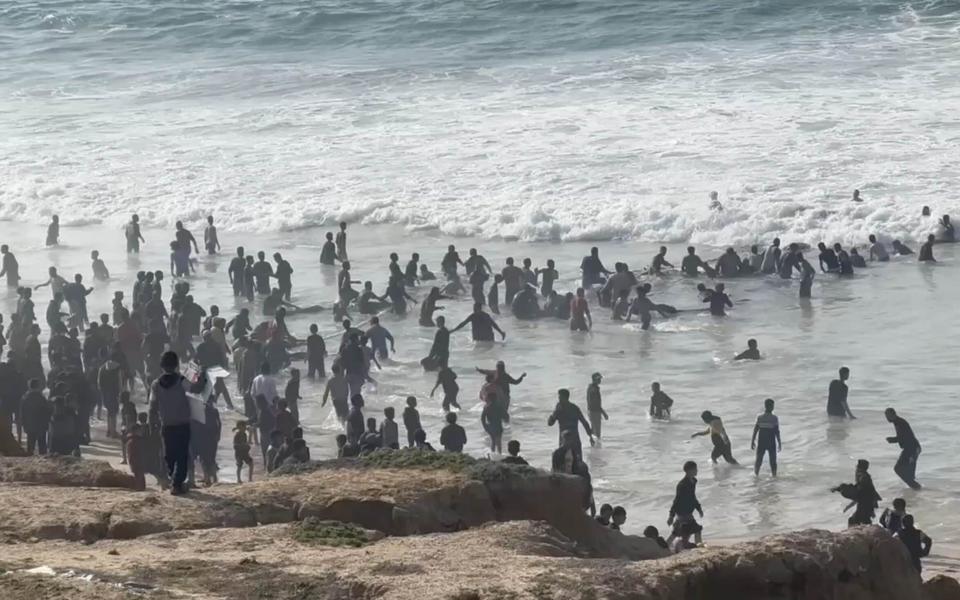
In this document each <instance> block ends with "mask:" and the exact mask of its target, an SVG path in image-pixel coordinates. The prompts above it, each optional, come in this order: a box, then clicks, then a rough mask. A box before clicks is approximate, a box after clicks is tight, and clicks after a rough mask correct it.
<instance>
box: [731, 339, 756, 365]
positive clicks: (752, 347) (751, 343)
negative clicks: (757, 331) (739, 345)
mask: <svg viewBox="0 0 960 600" xmlns="http://www.w3.org/2000/svg"><path fill="white" fill-rule="evenodd" d="M733 360H760V349H759V348H757V340H755V339H749V340H747V349H746V350H744V351H743V352H741V353H740V354H738V355H737V356H736V357H734V359H733Z"/></svg>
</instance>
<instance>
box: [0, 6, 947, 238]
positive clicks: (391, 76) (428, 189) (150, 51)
mask: <svg viewBox="0 0 960 600" xmlns="http://www.w3.org/2000/svg"><path fill="white" fill-rule="evenodd" d="M958 33H960V3H958V2H957V1H956V0H917V1H913V2H910V1H904V0H897V1H896V2H890V1H883V0H881V1H877V0H842V1H836V0H814V1H812V2H791V1H788V0H760V1H749V2H748V1H742V0H707V1H703V0H662V1H657V0H644V1H640V2H638V1H633V0H631V1H626V0H613V1H609V2H608V1H604V2H599V1H595V0H591V1H582V0H581V1H572V0H555V1H545V0H516V1H515V0H510V1H502V0H483V1H479V2H460V1H437V0H390V1H383V0H351V1H349V2H346V1H343V0H320V1H314V0H309V1H308V0H270V1H251V0H177V1H172V0H89V1H83V2H80V1H78V0H53V1H50V0H38V1H31V2H25V1H21V0H9V1H7V2H4V3H2V5H0V53H2V55H3V56H4V61H3V62H2V64H0V130H2V131H3V132H4V135H3V142H2V144H0V181H2V182H3V185H2V186H0V216H3V217H7V218H12V219H16V220H19V221H28V222H40V221H42V220H43V219H44V217H45V216H46V215H49V214H51V213H54V212H56V213H59V214H61V215H62V216H63V217H64V219H65V221H66V222H68V223H92V222H101V221H102V222H106V223H112V224H117V223H120V222H122V221H123V220H125V218H126V217H125V215H126V212H128V210H130V209H136V210H137V211H138V212H139V213H140V214H141V215H142V216H143V217H144V219H145V221H146V222H148V223H151V224H155V225H158V226H159V225H169V224H170V222H171V221H173V220H175V219H177V218H181V217H183V218H188V219H189V218H192V219H196V218H199V217H202V216H203V215H204V214H205V213H206V211H208V210H214V211H215V212H217V213H218V214H219V215H220V219H221V223H222V224H223V225H224V226H225V227H229V228H231V229H234V230H239V231H249V230H255V231H277V230H289V229H299V228H303V227H310V226H316V225H322V224H329V223H331V222H333V221H336V220H340V219H345V220H348V221H351V222H363V223H368V224H370V223H390V224H402V225H404V226H406V227H408V228H410V229H412V230H416V231H420V230H425V229H438V230H440V231H441V232H443V233H444V234H446V235H451V236H465V235H471V236H477V237H482V238H504V239H519V240H526V241H529V240H550V241H558V240H563V241H568V240H609V239H637V240H642V241H651V242H656V241H661V240H666V241H674V242H684V241H687V240H692V241H695V242H698V243H704V244H716V245H723V244H727V243H732V242H736V243H741V244H745V243H752V242H754V241H757V240H763V239H768V238H769V237H771V236H772V235H774V234H780V235H782V236H786V237H790V238H791V239H800V240H802V241H807V242H809V241H817V240H819V239H821V238H830V239H837V240H841V241H846V242H848V243H849V242H853V241H858V242H859V241H862V239H863V238H864V237H865V235H866V234H867V233H869V232H873V231H877V232H879V233H880V234H881V235H883V236H889V237H890V238H895V237H901V238H908V239H917V238H919V237H920V236H922V235H923V234H925V232H926V227H925V224H924V223H923V221H922V220H921V219H920V216H919V213H920V207H921V206H922V205H930V206H931V207H933V209H934V211H935V213H939V214H943V213H949V212H958V209H960V201H958V199H957V194H956V193H955V190H956V187H957V179H958V173H960V153H958V152H957V149H958V144H960V121H958V120H957V118H956V115H955V107H956V106H958V105H960V84H958V79H957V77H956V74H957V73H958V72H960V35H958ZM854 188H859V189H861V190H862V191H863V195H864V197H865V198H867V200H868V202H867V203H865V204H864V205H860V206H858V205H854V204H853V203H850V202H848V200H849V198H850V195H851V193H852V190H853V189H854ZM711 190H716V191H718V192H719V193H720V197H721V200H722V201H723V202H724V203H725V205H726V206H727V210H726V211H725V212H724V213H723V214H721V215H717V214H714V213H711V212H710V211H708V210H707V208H706V204H707V202H706V198H707V194H708V193H709V192H710V191H711ZM121 207H122V208H123V210H118V209H120V208H121Z"/></svg>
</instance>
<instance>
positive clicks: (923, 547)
mask: <svg viewBox="0 0 960 600" xmlns="http://www.w3.org/2000/svg"><path fill="white" fill-rule="evenodd" d="M896 537H898V538H899V539H900V541H901V542H903V545H904V546H906V547H907V552H909V553H910V561H911V562H912V563H913V568H915V569H916V570H917V574H918V575H919V574H920V573H921V572H922V571H923V566H922V565H921V564H920V558H921V557H924V556H929V555H930V548H931V547H932V546H933V540H931V539H930V537H929V536H928V535H927V534H925V533H924V532H922V531H920V530H919V529H917V528H916V527H914V525H913V515H906V516H904V517H903V528H902V529H901V530H900V531H898V532H897V533H896Z"/></svg>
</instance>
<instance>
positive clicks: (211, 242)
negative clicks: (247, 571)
mask: <svg viewBox="0 0 960 600" xmlns="http://www.w3.org/2000/svg"><path fill="white" fill-rule="evenodd" d="M203 247H204V248H206V249H207V254H210V255H213V254H216V253H217V252H220V239H219V238H218V237H217V226H216V225H214V224H213V216H212V215H211V216H209V217H207V227H206V229H204V230H203ZM237 479H238V481H239V477H238V478H237Z"/></svg>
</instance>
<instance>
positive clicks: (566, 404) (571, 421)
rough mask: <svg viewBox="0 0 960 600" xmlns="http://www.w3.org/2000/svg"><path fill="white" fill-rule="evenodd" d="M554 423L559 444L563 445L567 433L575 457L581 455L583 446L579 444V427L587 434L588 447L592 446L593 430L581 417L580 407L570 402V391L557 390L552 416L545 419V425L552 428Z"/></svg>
mask: <svg viewBox="0 0 960 600" xmlns="http://www.w3.org/2000/svg"><path fill="white" fill-rule="evenodd" d="M554 423H556V424H557V426H558V428H559V430H560V444H561V445H562V444H563V440H564V433H565V432H568V435H569V436H570V442H571V443H572V444H573V447H574V449H575V451H576V453H577V456H582V455H583V446H582V444H581V443H580V425H583V430H584V431H586V432H587V436H589V438H590V445H591V446H593V445H594V443H595V442H594V440H593V430H592V429H590V423H587V420H586V419H585V418H584V417H583V412H582V411H581V410H580V407H579V406H577V405H576V404H574V403H573V402H570V390H568V389H565V388H561V389H560V390H557V406H556V408H554V409H553V414H551V415H550V417H549V418H548V419H547V425H548V426H550V427H553V424H554Z"/></svg>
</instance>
